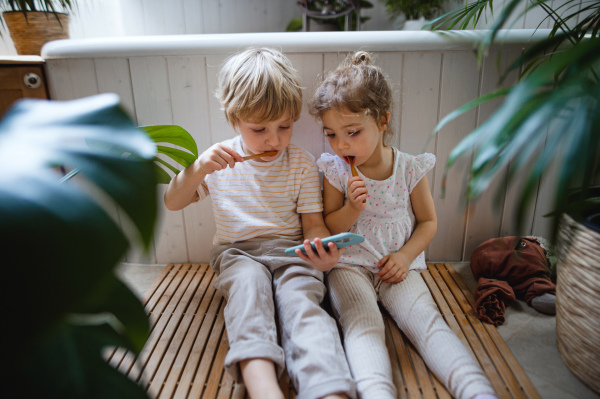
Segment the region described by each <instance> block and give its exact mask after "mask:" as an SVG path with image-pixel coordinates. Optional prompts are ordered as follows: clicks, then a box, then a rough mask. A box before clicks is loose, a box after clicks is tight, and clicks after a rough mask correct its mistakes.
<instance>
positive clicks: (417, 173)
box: [406, 153, 435, 193]
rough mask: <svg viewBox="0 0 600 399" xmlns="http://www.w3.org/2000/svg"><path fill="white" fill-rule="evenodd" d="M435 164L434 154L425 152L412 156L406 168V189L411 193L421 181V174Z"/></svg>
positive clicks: (425, 172)
mask: <svg viewBox="0 0 600 399" xmlns="http://www.w3.org/2000/svg"><path fill="white" fill-rule="evenodd" d="M434 166H435V155H433V154H429V153H425V154H421V155H417V156H415V157H413V159H412V162H411V163H410V164H409V166H408V168H406V181H407V182H408V189H409V191H410V192H411V193H412V191H413V189H414V188H415V187H416V186H417V184H418V183H419V182H420V181H421V179H422V178H423V176H425V175H426V174H427V172H429V171H430V170H431V169H433V167H434Z"/></svg>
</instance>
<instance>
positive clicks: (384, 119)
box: [379, 111, 392, 131]
mask: <svg viewBox="0 0 600 399" xmlns="http://www.w3.org/2000/svg"><path fill="white" fill-rule="evenodd" d="M391 115H392V114H391V113H390V111H387V112H386V113H385V115H381V120H380V121H379V128H380V129H382V131H383V130H387V128H388V123H389V121H390V116H391Z"/></svg>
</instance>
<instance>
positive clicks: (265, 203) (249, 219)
mask: <svg viewBox="0 0 600 399" xmlns="http://www.w3.org/2000/svg"><path fill="white" fill-rule="evenodd" d="M223 144H225V145H226V146H228V147H231V148H233V149H234V150H236V151H237V152H238V153H240V154H241V155H242V156H244V155H245V154H244V151H243V149H242V139H241V136H236V137H235V138H233V139H231V140H226V141H224V142H223ZM198 194H199V195H200V199H201V200H202V199H204V198H206V197H207V196H208V195H210V196H211V197H212V203H213V212H214V216H215V223H216V225H217V233H216V234H215V237H214V239H213V244H215V245H220V244H231V243H234V242H240V241H250V240H253V239H256V238H287V239H292V240H299V239H302V237H303V234H302V223H301V220H300V213H313V212H321V211H322V210H323V201H322V197H321V185H320V181H319V174H318V171H317V166H316V164H315V158H314V157H313V156H312V155H311V154H310V153H309V152H308V151H306V150H304V149H302V148H300V147H298V146H296V145H294V144H290V145H289V146H288V147H287V148H286V150H285V151H284V152H283V153H281V154H280V156H279V157H278V158H277V159H275V160H274V161H270V162H259V161H255V160H249V161H244V162H241V163H236V164H235V167H234V168H229V167H228V168H226V169H224V170H220V171H217V172H214V173H212V174H210V175H208V176H206V177H205V178H204V182H203V183H202V184H201V185H200V186H199V187H198Z"/></svg>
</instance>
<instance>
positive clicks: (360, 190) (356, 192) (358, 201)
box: [348, 176, 369, 212]
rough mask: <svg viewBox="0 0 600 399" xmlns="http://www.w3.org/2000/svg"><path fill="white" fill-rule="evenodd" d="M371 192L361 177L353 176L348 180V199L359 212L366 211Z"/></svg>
mask: <svg viewBox="0 0 600 399" xmlns="http://www.w3.org/2000/svg"><path fill="white" fill-rule="evenodd" d="M368 194H369V191H368V190H367V185H366V184H365V182H364V181H363V179H362V177H360V176H353V177H351V178H350V179H348V199H349V200H350V201H348V202H349V204H350V206H351V207H352V208H354V209H356V210H357V211H361V212H362V211H364V210H365V208H366V207H367V203H366V202H365V201H366V199H367V195H368Z"/></svg>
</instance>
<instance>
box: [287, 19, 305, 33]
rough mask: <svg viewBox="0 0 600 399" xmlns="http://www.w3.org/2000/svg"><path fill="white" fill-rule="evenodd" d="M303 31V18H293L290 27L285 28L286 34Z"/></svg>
mask: <svg viewBox="0 0 600 399" xmlns="http://www.w3.org/2000/svg"><path fill="white" fill-rule="evenodd" d="M300 29H302V17H297V18H292V20H291V21H290V23H289V24H288V26H287V27H286V28H285V30H286V32H297V31H299V30H300Z"/></svg>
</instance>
